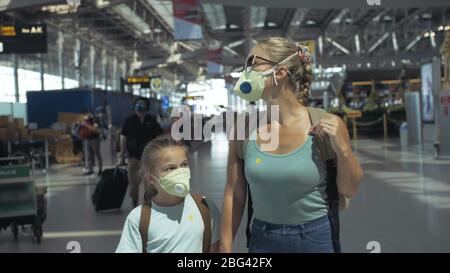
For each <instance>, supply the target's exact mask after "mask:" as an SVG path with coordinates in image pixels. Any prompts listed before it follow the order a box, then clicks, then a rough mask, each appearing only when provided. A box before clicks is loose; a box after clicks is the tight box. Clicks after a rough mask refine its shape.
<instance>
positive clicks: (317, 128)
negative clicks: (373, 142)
mask: <svg viewBox="0 0 450 273" xmlns="http://www.w3.org/2000/svg"><path fill="white" fill-rule="evenodd" d="M310 133H313V134H316V135H317V136H318V137H321V138H323V137H324V136H325V135H328V136H329V137H330V144H331V147H332V148H333V150H334V152H335V153H336V156H337V177H336V182H337V186H338V191H339V193H340V194H342V195H344V196H346V197H353V196H355V195H356V193H357V191H358V186H359V184H360V183H361V181H362V179H363V177H364V172H363V170H362V168H361V166H360V164H359V162H358V159H357V158H356V156H355V155H354V154H353V152H352V149H351V145H350V137H349V135H348V130H347V126H346V125H345V124H344V122H343V121H342V119H341V118H339V117H338V116H335V115H330V117H329V118H325V119H322V120H321V121H319V122H318V123H317V124H314V125H313V126H312V127H311V129H310Z"/></svg>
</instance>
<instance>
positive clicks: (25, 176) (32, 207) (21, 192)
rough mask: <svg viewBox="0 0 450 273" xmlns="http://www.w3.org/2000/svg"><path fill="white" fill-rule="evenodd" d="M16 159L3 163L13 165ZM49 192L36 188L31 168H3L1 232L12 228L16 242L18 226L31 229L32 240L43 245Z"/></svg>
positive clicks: (0, 170) (0, 197)
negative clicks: (10, 162)
mask: <svg viewBox="0 0 450 273" xmlns="http://www.w3.org/2000/svg"><path fill="white" fill-rule="evenodd" d="M15 159H16V158H3V159H0V160H3V161H4V160H9V161H14V160H15ZM46 192H47V189H46V188H45V187H36V185H35V182H34V180H33V179H32V177H31V171H30V166H29V165H28V164H27V165H7V166H1V167H0V230H2V229H7V228H8V227H11V231H12V233H13V235H14V239H15V240H17V239H18V233H19V226H22V229H23V230H24V229H25V226H26V225H31V230H32V231H33V236H34V237H33V238H34V239H35V240H36V242H37V243H38V244H40V243H41V241H42V235H43V229H42V224H43V222H44V221H45V219H46V218H47V212H46V210H47V208H46V198H45V194H46Z"/></svg>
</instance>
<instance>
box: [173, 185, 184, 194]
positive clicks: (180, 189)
mask: <svg viewBox="0 0 450 273" xmlns="http://www.w3.org/2000/svg"><path fill="white" fill-rule="evenodd" d="M173 189H174V191H175V192H176V193H177V194H183V193H184V192H186V187H185V186H183V185H181V184H175V186H174V187H173Z"/></svg>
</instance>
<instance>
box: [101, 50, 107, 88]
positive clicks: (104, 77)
mask: <svg viewBox="0 0 450 273" xmlns="http://www.w3.org/2000/svg"><path fill="white" fill-rule="evenodd" d="M107 63H108V55H107V54H106V50H104V49H103V51H102V74H103V86H105V88H104V89H105V91H106V89H107V88H108V76H107V74H106V64H107Z"/></svg>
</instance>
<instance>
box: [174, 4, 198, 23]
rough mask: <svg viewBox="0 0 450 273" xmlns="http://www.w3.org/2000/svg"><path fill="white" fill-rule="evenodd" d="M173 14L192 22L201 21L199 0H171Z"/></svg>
mask: <svg viewBox="0 0 450 273" xmlns="http://www.w3.org/2000/svg"><path fill="white" fill-rule="evenodd" d="M173 15H174V16H175V17H176V18H179V19H182V20H185V21H188V22H191V23H194V24H198V25H201V24H202V23H203V17H202V14H201V7H200V1H199V0H173Z"/></svg>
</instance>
